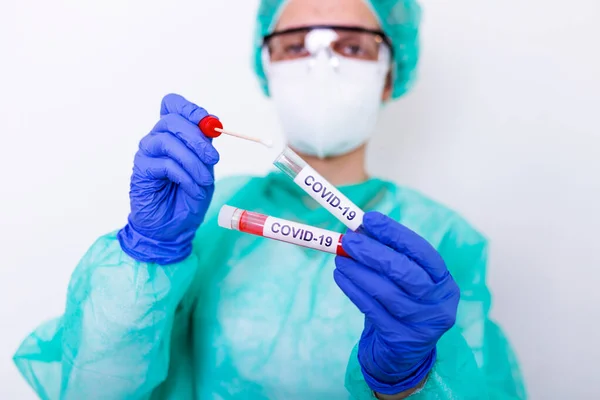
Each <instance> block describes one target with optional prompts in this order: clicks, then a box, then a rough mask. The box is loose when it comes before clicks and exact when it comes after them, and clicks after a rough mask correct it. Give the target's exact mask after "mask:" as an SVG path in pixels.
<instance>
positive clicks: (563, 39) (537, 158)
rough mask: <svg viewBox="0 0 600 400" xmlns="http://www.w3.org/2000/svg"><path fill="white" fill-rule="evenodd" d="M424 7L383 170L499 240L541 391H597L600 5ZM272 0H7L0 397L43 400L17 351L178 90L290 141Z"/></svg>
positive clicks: (256, 151)
mask: <svg viewBox="0 0 600 400" xmlns="http://www.w3.org/2000/svg"><path fill="white" fill-rule="evenodd" d="M423 3H424V9H425V18H424V25H423V43H424V45H423V58H422V64H421V68H420V75H421V79H420V81H419V84H418V86H417V87H416V88H415V91H414V92H413V93H412V94H411V95H410V96H408V97H406V98H404V99H402V100H401V101H399V102H397V103H395V104H394V105H392V106H391V107H389V108H388V109H387V110H386V111H385V114H384V116H383V119H382V121H381V124H380V129H379V132H378V134H377V137H376V138H375V140H374V142H373V145H372V147H371V150H370V167H371V171H372V172H373V173H375V174H377V175H381V176H384V177H387V178H390V179H393V180H395V181H397V182H399V183H403V184H407V185H410V186H413V187H416V188H418V189H420V190H422V191H424V192H425V193H427V194H429V195H430V196H432V197H434V198H435V199H438V200H440V201H442V202H444V203H446V204H448V205H449V206H451V207H453V208H455V209H457V210H459V211H460V212H461V213H462V214H463V215H465V216H466V217H467V218H468V219H469V220H470V221H471V222H473V223H474V224H475V225H476V226H477V227H478V228H480V229H481V230H483V231H484V232H485V233H486V234H487V235H488V236H489V237H490V239H491V240H492V243H493V247H492V260H491V264H490V269H489V282H490V285H491V287H492V290H493V293H494V295H495V298H494V299H495V301H494V308H493V315H494V316H495V317H496V318H497V320H499V321H500V322H501V324H502V325H503V327H504V328H505V329H506V331H507V333H508V335H509V337H510V338H511V340H512V342H513V343H514V346H515V347H516V349H517V352H518V355H519V358H520V360H521V362H522V365H523V369H524V373H525V377H526V379H527V382H528V389H529V392H530V394H531V397H532V398H536V399H558V398H570V399H591V398H598V397H600V386H598V360H600V349H599V346H598V338H599V337H598V329H599V327H600V326H599V322H598V317H599V316H600V315H599V314H600V312H599V309H600V305H599V302H600V291H599V290H598V289H597V288H598V285H599V280H600V251H599V245H598V240H599V239H598V233H599V231H600V213H599V211H598V205H599V204H600V183H599V181H600V180H599V175H600V157H599V153H600V151H599V146H600V137H599V136H600V128H599V126H600V123H599V115H600V95H599V93H600V50H599V49H600V24H598V21H599V20H600V3H599V2H598V0H571V1H569V2H565V1H562V0H528V1H522V0H502V1H500V0H496V1H481V0H463V1H457V0H453V1H450V0H435V1H434V0H425V1H423ZM256 6H257V1H256V0H254V1H248V0H243V1H242V0H237V1H232V0H229V1H223V0H220V1H217V0H213V1H210V2H208V1H202V0H194V1H183V0H180V1H148V0H145V1H141V0H135V1H134V0H129V1H124V0H102V1H99V0H96V1H92V0H89V1H81V0H70V1H69V0H54V1H42V0H25V1H22V0H21V1H18V2H17V1H16V0H13V1H10V0H8V1H5V0H3V1H2V4H1V6H0V41H1V42H0V60H1V62H0V134H1V137H2V142H1V145H2V152H1V155H0V171H1V172H2V181H1V182H2V184H0V195H1V196H0V199H1V200H0V201H1V207H0V217H1V219H0V225H1V228H2V229H1V230H0V246H1V249H0V268H1V270H0V326H1V327H2V328H1V330H0V335H1V338H0V376H1V378H0V381H2V384H1V385H0V398H2V399H28V398H33V395H32V392H31V391H30V390H29V389H28V388H27V387H26V385H25V383H24V381H23V380H22V379H21V378H20V377H19V376H18V374H17V372H16V370H15V368H14V367H13V365H12V363H11V356H12V354H13V352H14V351H15V349H16V348H17V346H18V345H19V343H20V340H22V339H23V338H24V337H25V335H26V334H27V333H28V332H29V331H31V330H32V329H33V328H34V327H35V326H36V325H37V324H38V323H40V322H41V321H43V320H45V319H47V318H49V317H52V316H55V315H58V314H60V313H61V310H62V308H63V304H64V296H65V291H66V286H67V283H68V280H69V276H70V273H71V271H72V269H73V268H74V266H75V264H76V263H77V261H78V259H79V257H80V256H81V255H82V254H83V252H84V251H85V250H86V248H87V247H88V246H89V245H90V244H91V243H92V241H93V240H94V239H95V238H96V237H97V236H99V235H100V234H103V233H105V232H108V231H112V230H114V229H116V228H119V227H120V226H121V225H122V224H123V223H124V221H125V218H126V215H127V212H128V197H127V196H128V180H129V174H130V169H131V165H132V158H133V154H134V152H135V150H136V147H137V142H138V141H139V139H140V138H141V137H142V136H143V135H145V134H146V133H147V132H148V131H149V129H150V128H151V127H152V125H153V124H154V123H155V121H156V119H157V116H158V111H159V105H160V100H161V97H162V96H163V95H164V94H166V93H169V92H178V93H181V94H183V95H185V96H186V97H188V98H189V99H191V100H193V101H195V102H197V103H199V104H200V105H203V106H205V107H206V108H208V109H209V111H211V112H213V113H215V114H217V115H219V116H220V117H221V119H222V120H224V121H225V123H226V124H227V127H229V128H231V129H232V130H239V131H242V132H245V133H247V134H255V135H262V136H264V137H271V136H273V135H276V132H277V130H278V127H277V123H276V121H275V119H274V115H273V110H272V108H271V105H270V104H269V102H268V101H267V100H266V99H264V98H263V97H262V95H261V94H260V92H259V90H258V89H257V84H256V82H255V80H254V77H253V75H252V72H251V69H250V67H249V65H250V61H249V60H250V54H251V44H252V38H251V34H252V32H253V28H254V27H253V24H254V13H255V9H256ZM218 148H219V150H220V152H221V155H222V161H221V163H220V166H219V169H218V171H217V172H218V175H219V176H224V175H229V174H235V173H249V172H250V173H263V172H265V171H267V169H268V168H269V166H270V162H271V161H272V159H273V158H274V155H275V153H274V152H267V151H265V150H262V149H261V148H259V147H258V146H254V145H250V144H249V145H246V144H245V143H240V142H237V141H234V140H231V139H227V138H223V139H219V140H218ZM245 151H248V152H249V153H245Z"/></svg>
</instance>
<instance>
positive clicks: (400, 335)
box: [334, 212, 460, 394]
mask: <svg viewBox="0 0 600 400" xmlns="http://www.w3.org/2000/svg"><path fill="white" fill-rule="evenodd" d="M363 229H364V233H366V235H368V236H366V235H363V234H359V233H355V232H351V231H350V232H348V233H347V234H346V235H345V236H344V238H343V240H342V246H343V247H344V250H346V252H347V253H348V255H350V257H352V258H346V257H339V256H338V257H336V259H335V264H336V269H335V272H334V278H335V281H336V282H337V284H338V286H339V287H340V288H341V289H342V290H343V291H344V293H345V294H346V295H347V296H348V297H349V298H350V300H352V302H353V303H354V304H355V305H356V306H357V307H358V308H359V309H360V311H362V312H363V313H364V314H365V328H364V331H363V333H362V336H361V339H360V342H359V344H358V360H359V362H360V365H361V368H362V372H363V375H364V377H365V380H366V382H367V384H368V385H369V387H370V388H371V389H372V390H374V391H375V392H378V393H382V394H397V393H401V392H404V391H406V390H408V389H412V388H415V387H416V386H417V385H418V384H419V383H420V382H421V381H422V380H423V379H424V378H425V377H426V376H427V374H428V373H429V371H430V370H431V368H432V366H433V364H434V362H435V358H436V343H437V341H438V340H439V339H440V337H441V336H442V335H443V334H444V333H445V332H446V331H447V330H448V329H450V328H451V327H452V326H453V325H454V322H455V320H456V311H457V307H458V301H459V298H460V291H459V289H458V286H457V285H456V282H454V279H453V278H452V276H451V275H450V273H449V272H448V269H447V268H446V265H445V263H444V260H443V259H442V257H441V256H440V254H439V253H438V252H437V251H436V250H435V249H434V248H433V247H432V246H431V245H430V244H429V243H428V242H427V241H426V240H425V239H423V238H422V237H420V236H419V235H417V234H416V233H414V232H412V231H411V230H409V229H408V228H406V227H404V226H402V225H400V224H399V223H398V222H396V221H394V220H392V219H391V218H389V217H387V216H385V215H383V214H381V213H378V212H368V213H366V214H365V217H364V221H363Z"/></svg>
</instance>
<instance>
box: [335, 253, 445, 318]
mask: <svg viewBox="0 0 600 400" xmlns="http://www.w3.org/2000/svg"><path fill="white" fill-rule="evenodd" d="M335 265H336V267H337V269H338V270H339V271H340V272H341V273H342V274H344V276H345V277H347V278H348V279H350V280H351V281H352V283H354V285H356V287H358V288H360V289H362V290H363V291H364V292H365V293H367V294H368V295H369V296H371V297H372V298H373V299H375V300H376V301H377V302H378V303H379V304H380V305H381V306H382V307H383V308H384V309H385V310H386V311H387V312H389V313H390V314H391V315H392V316H393V317H394V318H395V319H397V320H400V321H402V320H406V321H410V322H416V321H421V320H422V319H423V317H425V316H428V315H430V312H435V307H432V305H431V304H426V303H422V302H418V301H416V300H415V299H413V298H411V297H410V296H409V295H407V294H406V293H404V291H403V290H402V289H400V288H399V287H398V286H397V285H395V284H394V283H393V282H391V281H390V280H389V279H387V278H386V277H385V276H382V275H380V274H378V273H377V272H375V271H374V270H372V269H370V268H369V267H367V266H366V265H362V264H360V263H358V262H356V261H354V260H352V259H350V258H347V257H336V260H335ZM435 306H437V304H435Z"/></svg>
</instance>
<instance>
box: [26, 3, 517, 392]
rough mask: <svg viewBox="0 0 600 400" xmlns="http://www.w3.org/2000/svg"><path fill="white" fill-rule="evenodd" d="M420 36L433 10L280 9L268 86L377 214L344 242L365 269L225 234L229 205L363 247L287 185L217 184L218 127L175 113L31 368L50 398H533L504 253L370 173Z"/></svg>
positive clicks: (271, 7) (162, 122) (259, 43)
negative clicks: (490, 266)
mask: <svg viewBox="0 0 600 400" xmlns="http://www.w3.org/2000/svg"><path fill="white" fill-rule="evenodd" d="M418 29H419V8H418V6H417V4H416V3H415V2H414V1H413V0H404V1H393V0H385V1H384V0H372V1H370V2H365V1H363V0H290V1H283V0H264V1H262V3H261V5H260V10H259V15H258V27H257V38H256V42H255V46H256V54H255V56H256V57H255V61H256V63H255V66H256V72H257V74H258V77H259V79H260V81H261V83H262V85H263V88H264V90H265V92H266V93H267V94H268V95H269V96H270V98H271V99H272V101H273V102H274V104H275V105H276V108H277V110H278V115H279V117H280V119H281V124H282V126H283V130H284V133H285V135H286V136H287V140H288V142H289V145H290V146H291V147H292V148H294V149H295V150H297V152H298V153H300V154H301V155H302V157H303V158H304V159H305V160H307V161H308V162H309V163H310V164H311V165H312V166H313V167H314V168H315V169H317V170H318V171H319V172H320V173H321V174H322V175H324V176H325V177H326V178H327V179H328V180H329V181H331V182H332V183H334V184H336V185H338V186H339V187H340V189H341V191H342V192H343V193H344V194H345V195H347V196H348V197H349V198H350V199H351V200H352V201H354V202H355V203H356V204H357V205H358V206H359V207H361V208H362V209H364V210H365V211H367V214H366V215H365V218H364V224H363V227H364V233H361V234H358V233H353V232H350V233H348V234H347V235H346V236H345V237H344V241H343V247H344V249H345V250H346V251H347V252H348V254H349V255H350V256H351V257H350V258H344V257H334V256H332V255H329V254H325V253H321V252H317V251H314V250H310V249H305V248H301V247H296V246H292V245H289V244H285V243H281V242H275V241H271V240H267V239H264V238H261V237H256V236H251V235H244V234H240V233H239V232H236V231H229V230H225V229H221V228H219V227H218V226H217V221H216V212H217V211H218V210H219V208H220V206H221V205H223V204H225V203H226V204H230V205H233V206H237V207H241V208H244V209H249V210H253V211H258V212H261V213H264V214H269V215H274V216H278V217H281V218H286V219H291V220H296V221H300V222H303V223H307V224H310V225H315V226H319V227H322V228H326V229H331V230H336V231H340V232H341V231H343V230H344V227H343V226H342V225H341V224H340V223H339V222H338V221H337V220H336V219H335V218H334V217H332V216H331V215H330V214H329V213H328V212H327V211H326V210H324V209H323V208H321V207H320V206H318V205H317V203H316V202H315V201H313V200H312V199H310V198H309V197H308V196H307V195H305V194H304V192H302V191H301V190H300V189H298V188H297V187H296V185H295V184H294V183H293V182H292V181H291V180H290V179H289V178H288V177H286V176H285V175H283V174H282V173H278V172H274V173H271V174H269V175H267V176H266V177H245V176H240V177H234V178H229V179H224V180H221V181H218V182H216V183H215V178H214V166H215V165H216V164H217V163H218V162H219V154H218V152H217V150H216V148H218V143H217V141H215V142H212V143H211V141H209V140H207V138H206V137H205V136H203V135H202V133H201V132H200V130H199V129H198V127H197V124H198V122H199V121H200V120H201V119H202V118H204V117H205V116H206V115H208V113H207V111H206V110H204V109H203V108H201V107H199V106H198V105H195V104H193V103H192V102H190V101H188V100H186V99H184V98H183V97H181V96H179V95H168V96H166V97H165V98H164V99H163V100H162V104H161V107H160V117H159V119H158V122H157V123H156V125H155V126H154V128H153V129H152V131H151V132H150V133H149V134H148V135H147V136H145V137H144V138H143V139H141V142H140V146H139V151H138V152H137V154H136V156H135V160H134V164H133V165H134V167H133V175H132V177H131V191H130V198H131V213H130V214H129V218H128V220H127V221H126V225H125V226H124V227H123V228H122V229H119V230H117V231H115V232H114V233H111V234H108V235H106V236H102V237H100V238H99V239H98V240H97V242H96V243H94V244H93V245H92V246H91V248H90V249H89V251H88V252H87V253H86V254H85V255H84V256H83V258H82V260H81V262H80V263H79V265H78V266H77V268H76V269H75V272H74V273H73V276H72V279H71V283H70V285H69V288H68V293H67V303H66V309H65V312H64V315H63V316H62V317H60V318H58V319H56V320H53V321H51V322H48V323H46V324H44V325H42V326H41V327H40V328H38V329H37V330H36V331H35V332H34V333H32V334H31V335H30V336H29V337H28V338H27V339H25V341H24V342H23V344H22V346H21V347H20V349H19V350H18V352H17V354H16V356H15V362H16V365H17V367H18V368H19V370H20V371H21V372H22V374H23V376H24V377H25V378H26V379H27V381H28V382H29V384H30V385H31V386H32V387H33V388H34V390H35V391H36V392H37V393H38V395H39V396H40V397H41V398H43V399H77V400H81V399H86V400H90V399H177V400H186V399H202V400H205V399H311V400H313V399H372V398H380V399H403V398H406V397H409V396H412V397H411V398H414V399H486V398H493V399H517V398H524V397H525V394H524V390H523V385H522V382H521V377H520V373H519V369H518V366H517V364H516V361H515V357H514V355H513V352H512V350H511V347H510V345H509V344H508V342H507V340H506V338H505V337H504V335H503V334H502V331H501V330H500V328H499V327H498V326H497V325H496V324H495V323H494V322H492V321H491V320H490V319H489V318H488V310H489V307H490V294H489V291H488V288H487V286H486V283H485V270H486V251H487V243H486V240H485V239H484V238H483V237H482V236H481V235H480V234H479V233H477V232H476V231H475V230H474V229H473V228H471V226H469V225H468V224H467V223H466V222H465V221H464V220H463V219H461V217H459V216H458V215H457V214H456V213H454V212H452V211H451V210H449V209H447V208H445V207H443V206H441V205H440V204H438V203H436V202H434V201H432V200H430V199H428V198H426V197H424V196H423V195H421V194H419V193H417V192H415V191H412V190H409V189H407V188H403V187H399V186H397V185H395V184H393V183H391V182H386V181H383V180H380V179H376V178H372V177H369V175H368V174H367V172H366V171H365V145H366V143H367V142H368V140H369V138H370V136H371V135H372V133H373V131H374V126H375V122H376V120H377V114H378V113H379V110H380V108H381V105H382V103H383V102H386V101H390V100H391V99H395V98H398V97H400V96H401V95H403V94H404V93H405V92H406V91H407V90H408V89H409V87H410V84H411V82H412V78H413V76H414V71H415V67H416V64H417V59H418ZM200 101H201V100H200ZM200 105H201V104H200ZM140 129H142V128H140ZM380 134H384V133H380ZM387 134H389V135H398V134H402V127H398V131H397V132H388V133H387Z"/></svg>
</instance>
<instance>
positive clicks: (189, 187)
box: [138, 158, 207, 200]
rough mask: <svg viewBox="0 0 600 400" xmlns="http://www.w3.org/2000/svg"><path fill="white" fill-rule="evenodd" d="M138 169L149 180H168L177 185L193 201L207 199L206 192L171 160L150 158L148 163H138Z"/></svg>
mask: <svg viewBox="0 0 600 400" xmlns="http://www.w3.org/2000/svg"><path fill="white" fill-rule="evenodd" d="M138 168H139V169H140V170H141V171H144V172H146V174H147V175H148V176H150V177H151V178H154V179H162V180H169V181H171V182H173V183H175V184H177V185H179V186H180V187H181V188H182V189H183V191H184V192H185V193H186V194H187V195H188V196H190V197H191V198H193V199H196V200H202V199H204V198H206V197H207V192H206V191H205V190H204V189H203V188H202V187H200V186H198V185H197V184H196V183H195V182H194V180H193V179H192V177H191V176H190V175H189V174H188V173H187V172H185V171H184V170H183V168H182V167H181V166H180V165H179V164H177V163H176V162H175V161H174V160H173V159H171V158H152V159H151V161H150V162H148V160H146V162H140V163H139V164H138Z"/></svg>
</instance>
